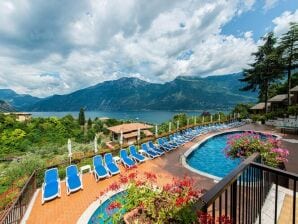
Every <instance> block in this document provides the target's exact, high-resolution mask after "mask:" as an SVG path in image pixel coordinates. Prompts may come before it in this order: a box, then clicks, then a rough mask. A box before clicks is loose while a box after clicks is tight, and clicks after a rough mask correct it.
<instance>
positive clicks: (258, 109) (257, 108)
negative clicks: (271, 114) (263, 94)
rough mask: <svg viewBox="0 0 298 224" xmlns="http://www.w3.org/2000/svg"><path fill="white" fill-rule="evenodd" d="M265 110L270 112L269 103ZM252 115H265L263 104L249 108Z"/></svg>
mask: <svg viewBox="0 0 298 224" xmlns="http://www.w3.org/2000/svg"><path fill="white" fill-rule="evenodd" d="M267 108H268V111H270V108H271V103H269V102H268V103H267ZM249 109H250V110H251V111H252V112H253V113H254V114H258V113H265V112H266V111H265V103H264V102H261V103H258V104H256V105H254V106H253V107H251V108H249Z"/></svg>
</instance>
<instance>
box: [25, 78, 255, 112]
mask: <svg viewBox="0 0 298 224" xmlns="http://www.w3.org/2000/svg"><path fill="white" fill-rule="evenodd" d="M240 77H241V74H239V73H238V74H230V75H225V76H212V77H207V78H200V77H177V78H176V79H175V80H173V81H170V82H166V83H164V84H157V83H149V82H145V81H142V80H140V79H137V78H120V79H118V80H113V81H106V82H103V83H99V84H97V85H95V86H91V87H89V88H85V89H81V90H78V91H75V92H73V93H70V94H66V95H54V96H51V97H48V98H45V99H42V100H39V101H37V102H36V103H34V104H32V105H30V106H28V107H25V108H26V110H30V111H78V110H79V109H80V108H81V107H84V108H85V109H86V110H101V111H111V110H113V111H117V110H122V111H123V110H195V109H228V108H231V107H232V106H234V105H235V104H237V103H239V102H254V101H256V94H254V93H249V92H241V91H239V89H240V88H241V87H242V85H243V84H242V83H241V82H240V81H239V80H238V79H239V78H240Z"/></svg>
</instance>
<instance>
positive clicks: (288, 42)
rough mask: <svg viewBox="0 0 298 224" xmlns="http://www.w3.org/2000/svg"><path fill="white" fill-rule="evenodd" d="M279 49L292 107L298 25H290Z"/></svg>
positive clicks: (297, 49)
mask: <svg viewBox="0 0 298 224" xmlns="http://www.w3.org/2000/svg"><path fill="white" fill-rule="evenodd" d="M279 44H280V45H279V47H280V49H281V51H282V59H283V64H284V70H285V71H286V73H287V79H288V87H287V89H288V106H290V105H291V97H290V89H291V88H292V85H291V76H292V72H293V71H294V70H295V69H297V68H298V23H290V29H289V31H288V32H286V33H285V34H283V36H282V37H281V41H280V43H279Z"/></svg>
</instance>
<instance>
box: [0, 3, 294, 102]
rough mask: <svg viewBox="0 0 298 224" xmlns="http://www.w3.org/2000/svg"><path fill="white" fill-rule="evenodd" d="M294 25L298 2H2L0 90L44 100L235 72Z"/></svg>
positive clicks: (0, 5) (0, 13) (244, 66)
mask: <svg viewBox="0 0 298 224" xmlns="http://www.w3.org/2000/svg"><path fill="white" fill-rule="evenodd" d="M295 21H296V22H298V2H297V0H183V1H181V0H150V1H147V0H51V1H44V0H30V1H29V0H15V1H14V0H1V1H0V88H9V89H13V90H15V91H16V92H18V93H26V94H30V95H33V96H38V97H46V96H50V95H53V94H65V93H70V92H73V91H75V90H78V89H81V88H85V87H89V86H91V85H95V84H97V83H100V82H103V81H107V80H114V79H118V78H121V77H137V78H140V79H142V80H145V81H149V82H158V83H163V82H167V81H171V80H173V79H175V78H176V77H177V76H207V75H224V74H229V73H236V72H240V71H242V69H243V68H246V67H247V64H248V63H249V62H251V61H252V60H253V58H252V57H251V53H252V52H254V51H256V49H257V46H258V45H259V44H260V43H261V41H260V38H261V37H262V36H263V35H265V34H266V33H267V32H269V31H274V32H275V34H276V36H277V37H280V36H281V35H282V34H283V33H284V32H286V31H287V29H288V26H289V25H288V24H289V22H295Z"/></svg>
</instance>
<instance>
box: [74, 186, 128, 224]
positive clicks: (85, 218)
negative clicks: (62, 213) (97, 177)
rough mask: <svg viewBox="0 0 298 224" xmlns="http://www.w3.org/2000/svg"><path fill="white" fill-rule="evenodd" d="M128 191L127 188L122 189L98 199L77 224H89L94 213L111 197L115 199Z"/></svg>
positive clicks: (109, 192)
mask: <svg viewBox="0 0 298 224" xmlns="http://www.w3.org/2000/svg"><path fill="white" fill-rule="evenodd" d="M125 190H126V186H122V187H120V188H119V189H118V190H116V191H108V192H107V193H105V194H104V195H103V196H101V197H99V198H98V199H96V200H95V201H94V202H92V203H91V204H90V205H89V206H88V208H87V209H86V210H85V211H84V213H83V214H82V215H81V216H80V218H79V219H78V221H77V224H86V223H88V222H89V220H90V218H91V217H92V215H93V214H94V212H95V211H96V210H97V209H98V207H99V206H101V205H102V204H103V203H105V202H106V201H107V200H109V199H110V198H111V197H113V196H114V195H116V194H119V193H120V192H123V191H125Z"/></svg>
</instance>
